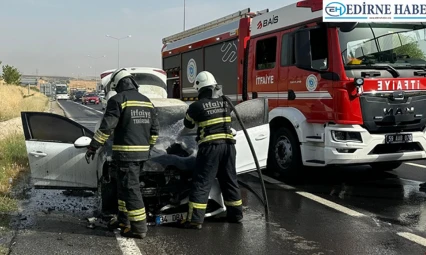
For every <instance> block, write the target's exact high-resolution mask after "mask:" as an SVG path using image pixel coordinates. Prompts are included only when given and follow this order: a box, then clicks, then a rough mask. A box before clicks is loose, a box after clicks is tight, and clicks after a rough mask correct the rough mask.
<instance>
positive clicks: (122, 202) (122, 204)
mask: <svg viewBox="0 0 426 255" xmlns="http://www.w3.org/2000/svg"><path fill="white" fill-rule="evenodd" d="M118 205H121V206H126V202H124V201H123V200H120V199H119V200H118Z"/></svg>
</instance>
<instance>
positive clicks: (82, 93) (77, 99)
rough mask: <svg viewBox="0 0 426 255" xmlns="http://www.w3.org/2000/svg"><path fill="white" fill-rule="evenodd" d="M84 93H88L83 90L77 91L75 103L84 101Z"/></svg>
mask: <svg viewBox="0 0 426 255" xmlns="http://www.w3.org/2000/svg"><path fill="white" fill-rule="evenodd" d="M84 93H86V91H81V90H80V91H76V92H75V93H74V97H73V99H74V101H80V100H81V99H82V97H83V95H84Z"/></svg>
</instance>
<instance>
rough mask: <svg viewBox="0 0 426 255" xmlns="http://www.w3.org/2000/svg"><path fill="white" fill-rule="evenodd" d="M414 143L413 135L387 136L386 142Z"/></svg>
mask: <svg viewBox="0 0 426 255" xmlns="http://www.w3.org/2000/svg"><path fill="white" fill-rule="evenodd" d="M412 141H413V134H392V135H385V142H386V143H387V144H391V143H410V142H412Z"/></svg>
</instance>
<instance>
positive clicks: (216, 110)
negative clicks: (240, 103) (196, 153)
mask: <svg viewBox="0 0 426 255" xmlns="http://www.w3.org/2000/svg"><path fill="white" fill-rule="evenodd" d="M198 98H199V100H198V101H195V102H194V103H192V104H190V105H189V108H188V110H187V112H186V116H185V119H184V125H185V127H186V128H190V129H192V128H194V127H195V125H198V129H197V138H196V141H197V142H198V144H199V145H201V144H211V143H235V139H234V136H233V135H232V131H231V106H230V105H229V104H228V102H227V101H225V100H224V99H223V98H222V97H220V98H211V91H210V90H206V91H203V92H201V93H200V95H199V96H198Z"/></svg>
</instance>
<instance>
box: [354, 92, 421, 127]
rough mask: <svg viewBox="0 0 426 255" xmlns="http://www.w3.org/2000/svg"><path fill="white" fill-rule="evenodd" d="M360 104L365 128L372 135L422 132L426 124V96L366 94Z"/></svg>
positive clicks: (395, 93) (398, 93) (399, 93)
mask: <svg viewBox="0 0 426 255" xmlns="http://www.w3.org/2000/svg"><path fill="white" fill-rule="evenodd" d="M360 104H361V111H362V118H363V120H364V125H363V126H364V128H365V129H367V130H368V131H369V132H370V133H372V134H380V133H390V132H406V131H421V130H423V129H424V127H425V124H426V95H425V94H420V93H417V94H413V93H406V94H404V92H400V91H399V92H387V93H376V94H364V95H362V96H361V97H360Z"/></svg>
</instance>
